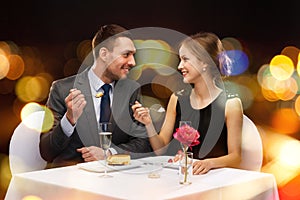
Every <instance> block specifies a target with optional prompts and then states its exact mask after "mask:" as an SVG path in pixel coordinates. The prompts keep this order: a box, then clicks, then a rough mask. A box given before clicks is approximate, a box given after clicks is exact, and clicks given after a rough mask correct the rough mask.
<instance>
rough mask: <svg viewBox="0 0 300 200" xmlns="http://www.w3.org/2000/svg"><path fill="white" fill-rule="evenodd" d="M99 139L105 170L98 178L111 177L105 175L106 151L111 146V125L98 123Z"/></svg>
mask: <svg viewBox="0 0 300 200" xmlns="http://www.w3.org/2000/svg"><path fill="white" fill-rule="evenodd" d="M99 138H100V147H101V148H102V149H103V150H104V162H105V169H104V174H103V175H101V176H100V177H104V178H107V177H112V176H111V175H108V174H107V151H108V149H109V147H110V145H111V139H112V132H111V123H109V122H100V123H99Z"/></svg>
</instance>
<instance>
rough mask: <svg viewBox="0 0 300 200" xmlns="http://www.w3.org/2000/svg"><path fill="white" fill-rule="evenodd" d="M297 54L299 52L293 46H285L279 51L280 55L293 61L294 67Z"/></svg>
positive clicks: (299, 51)
mask: <svg viewBox="0 0 300 200" xmlns="http://www.w3.org/2000/svg"><path fill="white" fill-rule="evenodd" d="M299 53H300V50H299V49H298V48H297V47H295V46H287V47H285V48H283V49H282V51H281V55H285V56H287V57H289V58H290V59H291V60H292V61H293V64H294V66H296V65H297V62H298V55H299Z"/></svg>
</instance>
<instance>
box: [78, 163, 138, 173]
mask: <svg viewBox="0 0 300 200" xmlns="http://www.w3.org/2000/svg"><path fill="white" fill-rule="evenodd" d="M142 164H143V162H141V161H138V160H131V161H130V164H128V165H107V168H106V169H107V171H108V172H111V171H119V170H126V169H132V168H137V167H140V166H141V165H142ZM77 166H78V167H79V168H80V169H83V170H87V171H90V172H104V170H105V162H104V160H100V161H92V162H85V163H78V164H77Z"/></svg>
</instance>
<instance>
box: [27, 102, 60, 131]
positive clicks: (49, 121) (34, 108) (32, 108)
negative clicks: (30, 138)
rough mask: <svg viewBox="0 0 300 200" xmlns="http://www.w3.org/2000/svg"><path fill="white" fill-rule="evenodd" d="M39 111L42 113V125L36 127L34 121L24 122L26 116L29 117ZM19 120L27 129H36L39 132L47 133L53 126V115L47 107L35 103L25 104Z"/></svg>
mask: <svg viewBox="0 0 300 200" xmlns="http://www.w3.org/2000/svg"><path fill="white" fill-rule="evenodd" d="M40 111H43V112H44V120H43V124H42V126H41V127H36V124H35V122H34V121H28V120H27V121H26V118H27V117H28V116H30V115H31V114H32V113H35V112H40ZM21 120H22V121H23V122H24V123H25V125H26V126H27V127H29V128H32V129H38V131H40V132H47V131H49V130H50V129H51V128H52V126H53V124H54V115H53V113H52V111H51V110H50V109H49V108H48V107H46V106H43V105H40V104H38V103H35V102H31V103H28V104H26V105H25V106H24V107H23V108H22V110H21Z"/></svg>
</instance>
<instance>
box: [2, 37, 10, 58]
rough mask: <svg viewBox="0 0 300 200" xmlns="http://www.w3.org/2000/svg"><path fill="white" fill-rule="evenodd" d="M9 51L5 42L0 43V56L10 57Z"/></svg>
mask: <svg viewBox="0 0 300 200" xmlns="http://www.w3.org/2000/svg"><path fill="white" fill-rule="evenodd" d="M10 53H11V50H10V47H9V45H8V44H7V42H4V41H0V55H3V56H8V55H10Z"/></svg>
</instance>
